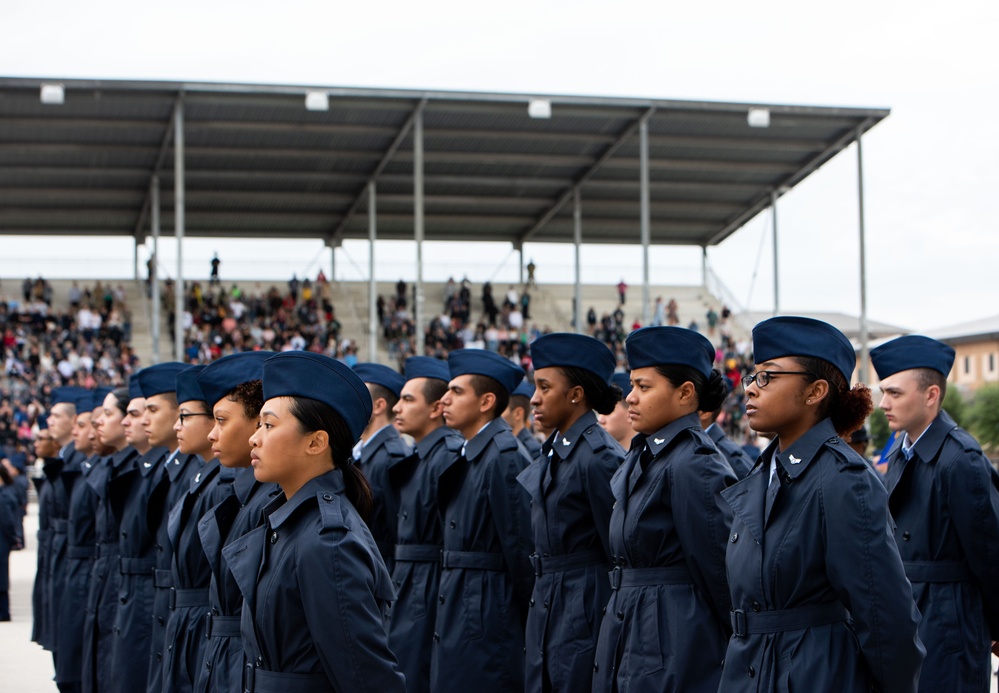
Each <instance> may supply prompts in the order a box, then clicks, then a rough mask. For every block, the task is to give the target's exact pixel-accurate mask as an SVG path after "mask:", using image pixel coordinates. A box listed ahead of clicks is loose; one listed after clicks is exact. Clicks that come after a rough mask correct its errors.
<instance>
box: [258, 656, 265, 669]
mask: <svg viewBox="0 0 999 693" xmlns="http://www.w3.org/2000/svg"><path fill="white" fill-rule="evenodd" d="M263 665H264V658H263V657H262V656H261V655H257V666H258V667H262V666H263Z"/></svg>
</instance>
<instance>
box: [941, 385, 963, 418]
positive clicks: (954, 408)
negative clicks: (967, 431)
mask: <svg viewBox="0 0 999 693" xmlns="http://www.w3.org/2000/svg"><path fill="white" fill-rule="evenodd" d="M943 408H944V409H945V410H946V411H947V413H948V414H950V418H952V419H954V421H955V422H956V423H957V425H958V426H961V427H962V428H967V427H968V425H967V418H968V405H967V404H966V403H965V401H964V397H962V396H961V393H960V392H959V391H958V389H957V388H956V387H948V388H947V394H946V395H944V401H943Z"/></svg>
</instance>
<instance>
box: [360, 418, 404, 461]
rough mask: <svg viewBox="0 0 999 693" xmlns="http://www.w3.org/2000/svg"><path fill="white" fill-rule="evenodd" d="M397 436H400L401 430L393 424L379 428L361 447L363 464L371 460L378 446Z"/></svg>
mask: <svg viewBox="0 0 999 693" xmlns="http://www.w3.org/2000/svg"><path fill="white" fill-rule="evenodd" d="M395 438H399V431H397V430H396V428H395V426H393V425H392V424H388V425H387V426H382V427H381V428H380V429H378V432H377V433H375V434H374V435H373V436H371V438H370V439H369V440H368V442H367V443H365V444H364V445H363V446H362V447H361V464H362V465H364V464H368V463H369V462H370V461H371V457H372V456H373V455H374V454H375V453H376V452H377V451H378V448H380V447H382V446H383V445H385V443H387V442H388V441H390V440H392V439H395Z"/></svg>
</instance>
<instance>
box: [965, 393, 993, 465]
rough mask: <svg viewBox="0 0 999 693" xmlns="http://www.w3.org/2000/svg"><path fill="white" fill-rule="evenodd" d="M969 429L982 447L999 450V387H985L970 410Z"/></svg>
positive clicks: (976, 396) (976, 395)
mask: <svg viewBox="0 0 999 693" xmlns="http://www.w3.org/2000/svg"><path fill="white" fill-rule="evenodd" d="M966 418H967V428H968V430H969V431H971V434H972V435H973V436H975V438H977V439H978V442H979V443H981V445H982V447H983V448H985V449H986V450H989V451H991V452H993V453H994V452H995V451H996V449H997V448H999V385H983V386H982V387H980V388H979V389H978V391H977V392H976V393H975V399H974V400H973V402H972V404H971V407H970V408H969V409H968V415H967V417H966Z"/></svg>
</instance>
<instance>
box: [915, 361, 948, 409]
mask: <svg viewBox="0 0 999 693" xmlns="http://www.w3.org/2000/svg"><path fill="white" fill-rule="evenodd" d="M915 370H916V373H915V375H916V385H918V386H919V389H920V390H921V391H922V392H925V391H926V390H927V389H929V387H930V386H931V385H936V386H937V387H939V388H940V403H941V405H942V404H943V398H944V395H946V394H947V376H945V375H944V374H943V373H941V372H940V371H938V370H935V369H933V368H917V369H915Z"/></svg>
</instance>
